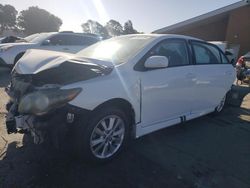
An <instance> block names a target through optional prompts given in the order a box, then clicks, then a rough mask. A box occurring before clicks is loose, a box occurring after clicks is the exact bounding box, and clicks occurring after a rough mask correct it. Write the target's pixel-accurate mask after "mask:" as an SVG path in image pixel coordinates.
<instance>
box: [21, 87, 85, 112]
mask: <svg viewBox="0 0 250 188" xmlns="http://www.w3.org/2000/svg"><path fill="white" fill-rule="evenodd" d="M81 91H82V89H81V88H74V89H46V90H39V91H36V92H33V93H30V94H27V95H25V96H24V97H22V98H21V100H20V103H19V106H18V111H19V113H24V114H35V115H43V114H46V113H47V112H49V111H50V110H52V109H55V108H58V107H61V106H63V105H65V104H66V103H67V102H69V101H71V100H73V99H74V98H75V97H76V96H77V95H78V94H79V93H80V92H81Z"/></svg>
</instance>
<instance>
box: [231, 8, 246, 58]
mask: <svg viewBox="0 0 250 188" xmlns="http://www.w3.org/2000/svg"><path fill="white" fill-rule="evenodd" d="M226 41H228V43H229V44H231V45H237V44H239V45H240V51H239V55H244V54H246V53H247V52H249V51H250V6H246V7H242V8H240V9H236V10H234V11H232V12H231V14H230V17H229V22H228V26H227V33H226Z"/></svg>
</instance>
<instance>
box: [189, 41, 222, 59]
mask: <svg viewBox="0 0 250 188" xmlns="http://www.w3.org/2000/svg"><path fill="white" fill-rule="evenodd" d="M192 46H193V50H194V55H195V62H196V64H218V63H220V51H219V50H218V49H217V48H216V47H214V46H212V45H208V44H205V43H202V42H192Z"/></svg>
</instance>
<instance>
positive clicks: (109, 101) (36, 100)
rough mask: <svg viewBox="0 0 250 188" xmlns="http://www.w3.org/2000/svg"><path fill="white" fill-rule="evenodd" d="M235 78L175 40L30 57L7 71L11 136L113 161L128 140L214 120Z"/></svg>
mask: <svg viewBox="0 0 250 188" xmlns="http://www.w3.org/2000/svg"><path fill="white" fill-rule="evenodd" d="M234 80H235V71H234V68H233V66H232V65H231V64H230V63H229V61H228V59H227V58H226V57H225V55H224V54H223V52H222V51H221V50H220V49H219V48H218V47H217V46H215V45H213V44H210V43H207V42H205V41H202V40H199V39H196V38H191V37H187V36H179V35H156V34H149V35H127V36H120V37H115V38H111V39H109V40H105V41H102V42H99V43H96V44H94V45H92V46H90V47H88V48H86V49H84V50H82V51H80V52H79V53H77V54H76V55H70V54H63V53H55V52H48V53H43V54H42V53H40V51H38V50H31V51H28V52H27V53H26V54H25V55H24V56H23V57H22V59H20V61H19V62H18V63H17V64H16V66H15V67H14V69H13V72H12V82H11V86H10V87H9V88H8V89H7V92H8V93H9V95H10V96H11V100H10V103H9V104H8V105H7V109H8V111H9V113H8V115H7V119H6V124H7V130H8V132H9V133H12V132H17V131H22V132H31V134H32V135H33V137H34V141H35V142H36V143H41V142H43V141H46V140H50V141H52V143H57V144H56V145H57V146H58V145H60V144H58V143H62V144H63V143H65V142H66V143H68V142H69V140H71V139H72V140H73V141H74V142H73V145H74V146H75V147H72V148H75V149H76V151H77V152H78V154H80V155H82V156H83V157H85V158H87V159H90V160H94V161H98V162H102V161H107V160H109V159H112V158H113V157H115V156H116V155H117V154H118V153H119V152H120V151H121V150H122V148H124V146H125V145H126V144H127V143H128V140H129V139H131V138H138V137H141V136H143V135H146V134H149V133H151V132H154V131H156V130H159V129H162V128H165V127H168V126H171V125H174V124H178V123H182V122H185V121H188V120H191V119H194V118H197V117H200V116H203V115H205V114H208V113H211V112H214V113H219V112H220V111H221V110H222V109H223V106H224V104H225V98H226V94H227V92H228V91H229V90H230V88H231V85H232V83H233V81H234Z"/></svg>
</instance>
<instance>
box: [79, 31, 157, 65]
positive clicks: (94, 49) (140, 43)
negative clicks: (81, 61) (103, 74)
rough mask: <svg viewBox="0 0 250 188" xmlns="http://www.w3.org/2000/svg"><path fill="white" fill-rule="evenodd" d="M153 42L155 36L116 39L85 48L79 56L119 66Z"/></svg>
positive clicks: (131, 36)
mask: <svg viewBox="0 0 250 188" xmlns="http://www.w3.org/2000/svg"><path fill="white" fill-rule="evenodd" d="M152 40H153V36H146V35H130V36H129V35H128V36H121V37H115V38H111V39H108V40H105V41H102V42H98V43H96V44H94V45H92V46H90V47H88V48H85V49H84V50H82V51H80V52H79V53H78V54H77V55H79V56H83V57H86V58H93V59H100V60H104V61H111V62H113V63H114V64H115V65H118V64H121V63H123V62H127V61H128V60H129V59H130V58H131V57H133V56H134V55H135V54H136V53H137V52H138V51H139V50H141V49H142V48H143V47H144V46H146V44H148V43H149V42H151V41H152Z"/></svg>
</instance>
